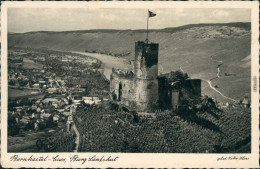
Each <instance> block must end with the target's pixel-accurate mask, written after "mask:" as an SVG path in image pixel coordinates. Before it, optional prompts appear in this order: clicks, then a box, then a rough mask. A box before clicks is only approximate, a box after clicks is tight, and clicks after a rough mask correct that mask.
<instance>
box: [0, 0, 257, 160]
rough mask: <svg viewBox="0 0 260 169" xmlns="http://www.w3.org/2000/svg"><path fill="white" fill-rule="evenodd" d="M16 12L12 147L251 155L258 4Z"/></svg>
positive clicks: (12, 23)
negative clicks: (253, 11) (254, 31)
mask: <svg viewBox="0 0 260 169" xmlns="http://www.w3.org/2000/svg"><path fill="white" fill-rule="evenodd" d="M255 4H256V3H255ZM176 6H177V5H176ZM256 6H257V4H256ZM6 11H7V12H6V17H7V19H6V28H7V33H6V38H7V43H6V49H7V51H6V55H7V56H6V61H7V66H6V72H7V74H6V80H7V82H6V85H7V87H6V89H7V96H6V99H7V108H6V111H7V112H3V110H2V114H3V113H6V120H7V121H6V123H7V124H6V133H7V134H6V136H7V137H6V143H7V145H6V150H7V153H14V154H15V153H23V154H26V153H31V154H41V153H70V154H71V153H119V154H136V153H138V154H143V155H145V154H146V153H149V154H150V153H152V154H154V155H156V154H161V153H163V154H165V155H167V154H168V155H170V154H175V153H176V154H178V153H181V154H184V155H185V154H194V155H196V154H208V155H210V154H212V155H218V154H227V156H228V155H232V154H238V155H240V154H241V156H234V158H236V157H238V158H240V159H239V160H241V161H246V160H248V159H247V157H246V155H250V154H251V153H252V152H253V149H252V144H253V143H252V139H253V137H252V133H253V132H252V126H253V123H254V122H253V120H252V113H256V114H257V117H258V114H259V110H258V109H256V110H258V112H253V111H252V105H253V102H254V99H253V98H254V97H253V96H252V92H253V91H254V86H256V84H257V82H256V81H258V80H256V77H255V80H254V77H253V76H252V72H253V71H254V68H253V66H252V60H253V57H255V56H256V57H258V56H257V55H253V53H252V52H256V51H253V47H252V45H253V43H255V41H253V33H252V30H253V21H252V18H254V17H253V16H252V9H251V8H250V7H247V8H246V7H243V6H241V7H239V6H238V7H232V8H227V7H225V6H223V7H213V6H212V7H207V8H203V7H202V8H200V7H199V6H198V7H196V8H194V7H192V8H191V7H185V6H184V7H182V8H180V7H174V5H173V6H172V7H171V8H167V7H165V6H164V7H156V6H147V7H145V6H143V7H141V8H138V7H135V8H130V7H129V8H126V7H124V8H120V7H113V6H112V7H111V6H109V7H96V8H93V7H92V8H91V7H88V6H87V5H86V7H74V8H71V7H69V6H67V7H64V6H63V7H55V8H48V7H41V6H38V7H9V8H7V9H6ZM257 29H258V28H257ZM257 35H258V34H257ZM2 36H3V35H2ZM257 43H258V42H257ZM4 49H5V48H2V50H4ZM257 50H258V49H257ZM255 68H256V70H257V71H258V70H259V69H258V68H257V67H255ZM256 75H258V73H256ZM2 76H3V70H2ZM257 78H258V77H257ZM2 84H3V82H2ZM255 90H256V89H255ZM257 90H258V86H257ZM256 93H258V91H257V92H256ZM256 93H254V94H255V95H256ZM258 94H259V93H258ZM258 94H257V95H258ZM2 97H3V96H2ZM2 99H3V98H2ZM258 99H259V98H257V100H256V101H257V104H258V101H259V100H258ZM2 122H3V121H2ZM2 130H3V129H2ZM257 137H258V136H257ZM2 139H3V136H2ZM242 155H245V156H242ZM70 156H72V154H71V155H70ZM219 157H221V156H219ZM12 158H13V159H12ZM12 158H11V161H12V160H15V158H17V159H18V156H16V157H14V156H13V157H12ZM75 158H76V157H75ZM91 158H93V159H92V160H93V161H104V159H103V158H105V157H104V156H103V157H102V155H101V156H98V155H97V156H93V157H91ZM117 158H118V159H119V157H116V156H110V157H108V159H106V160H108V161H116V160H118V159H117ZM223 158H224V157H223ZM241 158H244V159H241ZM216 160H217V159H216ZM218 160H223V159H218ZM17 161H19V159H18V160H17ZM21 161H23V160H22V159H21ZM90 161H91V160H90ZM232 162H235V161H232Z"/></svg>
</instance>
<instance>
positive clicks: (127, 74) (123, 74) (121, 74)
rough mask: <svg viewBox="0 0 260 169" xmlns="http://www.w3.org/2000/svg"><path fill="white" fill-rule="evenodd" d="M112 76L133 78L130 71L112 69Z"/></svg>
mask: <svg viewBox="0 0 260 169" xmlns="http://www.w3.org/2000/svg"><path fill="white" fill-rule="evenodd" d="M112 74H116V75H117V76H119V77H124V78H133V77H134V73H133V72H132V71H123V70H120V69H115V68H112Z"/></svg>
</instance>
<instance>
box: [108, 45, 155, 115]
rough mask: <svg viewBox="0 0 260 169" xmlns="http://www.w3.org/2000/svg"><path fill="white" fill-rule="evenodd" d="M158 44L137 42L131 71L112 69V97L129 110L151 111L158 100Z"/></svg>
mask: <svg viewBox="0 0 260 169" xmlns="http://www.w3.org/2000/svg"><path fill="white" fill-rule="evenodd" d="M158 47H159V45H158V44H155V43H147V42H143V41H138V42H135V60H134V64H133V70H132V71H131V72H123V71H122V70H115V69H112V74H111V77H110V91H111V94H112V95H113V97H112V99H113V100H114V101H117V102H118V103H119V104H120V105H121V106H123V107H127V108H128V109H129V110H135V111H144V112H146V111H149V110H150V109H153V107H154V106H155V105H156V103H157V100H158V80H157V76H158Z"/></svg>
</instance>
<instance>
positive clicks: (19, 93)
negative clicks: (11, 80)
mask: <svg viewBox="0 0 260 169" xmlns="http://www.w3.org/2000/svg"><path fill="white" fill-rule="evenodd" d="M39 93H40V92H39V91H37V90H30V89H21V90H20V89H12V88H8V98H15V97H25V96H28V95H36V94H39Z"/></svg>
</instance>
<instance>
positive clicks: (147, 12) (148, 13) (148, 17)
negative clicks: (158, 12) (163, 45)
mask: <svg viewBox="0 0 260 169" xmlns="http://www.w3.org/2000/svg"><path fill="white" fill-rule="evenodd" d="M148 20H149V9H148V11H147V29H146V42H147V43H148Z"/></svg>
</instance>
